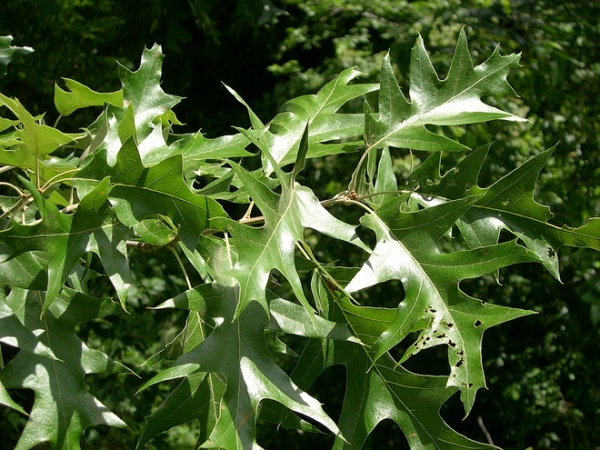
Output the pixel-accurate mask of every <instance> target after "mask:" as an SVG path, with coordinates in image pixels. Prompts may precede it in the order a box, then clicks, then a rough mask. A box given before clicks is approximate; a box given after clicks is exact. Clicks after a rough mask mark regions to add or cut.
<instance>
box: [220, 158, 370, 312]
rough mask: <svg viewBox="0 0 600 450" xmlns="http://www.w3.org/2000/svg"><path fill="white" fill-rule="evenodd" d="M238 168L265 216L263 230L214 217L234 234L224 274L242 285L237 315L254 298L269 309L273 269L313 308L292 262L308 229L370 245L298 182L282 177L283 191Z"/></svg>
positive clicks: (360, 245)
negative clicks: (232, 256)
mask: <svg viewBox="0 0 600 450" xmlns="http://www.w3.org/2000/svg"><path fill="white" fill-rule="evenodd" d="M234 167H235V168H236V170H237V174H238V176H239V177H240V178H241V180H242V182H243V184H244V186H245V188H246V189H247V191H248V193H249V194H250V195H251V198H252V200H253V201H254V202H255V204H256V206H258V208H259V209H260V211H261V212H262V213H263V215H264V226H262V227H260V228H255V227H252V226H249V225H245V224H242V223H239V222H236V221H233V220H231V219H225V218H223V219H221V218H217V219H215V221H214V223H215V224H216V225H218V226H221V227H224V228H226V229H227V230H228V231H229V232H230V233H231V235H232V237H233V244H234V245H235V246H236V248H237V253H238V257H237V260H236V261H233V260H232V262H231V267H230V270H229V271H228V272H227V273H226V274H225V275H227V276H231V277H233V278H234V279H235V280H237V282H238V283H239V286H240V298H239V304H238V309H237V313H236V315H239V313H241V311H242V310H243V309H244V308H246V307H247V306H248V305H249V304H250V303H251V302H252V301H258V302H259V303H261V304H262V305H263V307H264V308H265V310H268V306H267V303H266V297H265V288H266V286H267V282H268V280H269V274H270V272H271V270H272V269H277V270H278V271H279V272H281V273H282V274H283V275H284V276H285V277H286V279H287V280H288V281H289V283H290V285H291V286H292V289H293V290H294V293H295V294H296V297H297V298H298V299H299V300H300V301H301V302H302V304H303V306H304V307H305V308H307V309H308V310H309V311H310V310H312V307H311V306H310V304H309V303H308V300H307V299H306V296H305V294H304V291H303V289H302V283H301V281H300V278H299V276H298V273H297V271H296V268H295V262H294V252H295V250H296V243H297V242H301V241H303V240H304V230H305V229H306V228H312V229H313V230H316V231H319V232H321V233H323V234H325V235H327V236H330V237H333V238H335V239H339V240H341V241H345V242H349V243H352V244H355V245H356V246H358V247H359V248H363V249H364V250H367V251H368V248H367V247H366V246H365V245H364V244H363V243H362V241H361V240H360V238H359V237H358V235H357V234H356V230H355V228H356V227H354V226H351V225H348V224H346V223H344V222H342V221H340V220H339V219H337V218H336V217H334V216H332V215H331V214H330V213H329V212H328V211H327V210H326V209H325V208H324V207H323V206H322V205H321V204H320V203H319V200H318V199H317V197H316V196H315V195H314V193H313V192H312V191H311V190H310V189H308V188H306V187H302V186H300V185H298V184H294V185H293V186H290V184H289V182H285V181H284V182H283V183H282V187H283V191H282V193H281V194H280V195H279V194H276V193H275V192H273V191H272V190H271V189H269V188H268V187H267V186H266V185H265V184H264V183H263V182H261V181H260V180H258V179H256V178H254V177H253V176H252V175H251V174H250V173H248V172H247V171H246V170H244V169H242V168H240V167H239V166H234ZM282 178H285V177H282Z"/></svg>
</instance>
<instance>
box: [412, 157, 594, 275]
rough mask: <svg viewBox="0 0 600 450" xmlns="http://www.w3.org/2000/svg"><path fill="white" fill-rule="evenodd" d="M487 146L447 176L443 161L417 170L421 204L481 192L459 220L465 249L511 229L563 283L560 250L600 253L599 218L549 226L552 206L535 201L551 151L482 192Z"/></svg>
mask: <svg viewBox="0 0 600 450" xmlns="http://www.w3.org/2000/svg"><path fill="white" fill-rule="evenodd" d="M488 148H489V147H488V146H484V147H481V148H479V149H477V150H475V151H474V152H472V153H470V154H469V155H467V156H466V157H465V158H464V159H463V160H462V161H461V162H460V163H459V164H458V165H457V166H456V167H455V168H454V169H453V170H450V171H448V172H447V173H446V174H445V175H444V176H443V177H442V176H440V174H439V161H438V162H436V161H435V160H433V159H432V160H431V163H429V165H431V170H430V171H428V170H426V169H421V170H419V169H417V170H416V171H415V173H413V174H411V176H410V181H409V183H413V184H417V185H419V191H420V192H421V193H422V194H421V195H424V196H425V197H427V198H429V201H428V202H423V204H425V205H427V204H435V203H438V202H440V201H445V200H444V199H459V198H461V197H463V196H465V195H473V194H477V195H478V196H479V199H478V200H477V202H476V203H475V204H474V205H473V207H472V208H471V209H470V210H469V211H468V212H466V213H465V215H464V216H463V217H461V218H460V219H459V220H458V221H457V226H458V228H459V229H460V232H461V233H462V235H463V236H464V238H465V241H466V243H467V245H468V246H469V247H471V248H478V247H483V246H488V245H493V244H495V243H497V242H498V241H499V239H500V233H501V231H502V230H508V231H510V232H511V233H512V234H514V235H515V236H516V237H518V238H519V239H520V240H521V241H522V242H523V244H524V245H525V246H526V247H527V248H528V249H529V250H531V251H532V252H533V253H535V255H537V258H538V262H540V263H542V264H543V265H544V267H546V269H547V270H548V271H549V272H550V273H551V274H552V275H553V276H554V277H555V278H556V279H560V275H559V271H558V257H557V254H558V250H559V248H560V247H562V246H574V247H581V246H585V247H590V248H594V249H596V250H600V232H599V230H598V225H597V223H595V222H596V221H595V220H592V221H590V222H589V223H588V224H587V225H585V226H583V227H580V228H571V227H568V226H564V227H562V228H561V227H557V226H556V225H553V224H550V223H548V220H550V219H551V218H552V216H553V215H552V213H551V212H550V208H548V207H547V206H543V205H540V204H539V203H537V202H536V201H535V199H534V198H533V197H534V189H535V182H536V180H537V178H538V175H539V173H540V171H541V170H542V168H543V167H544V165H545V164H546V162H547V161H548V159H549V158H550V156H551V155H552V151H553V149H549V150H546V151H543V152H541V153H539V154H538V155H536V156H534V157H532V158H531V159H529V160H528V161H526V162H525V163H524V164H522V165H521V166H519V167H517V168H516V169H515V170H513V171H511V172H509V173H508V174H506V175H505V176H503V177H502V178H500V179H499V180H498V181H496V182H495V183H494V184H493V185H491V186H489V187H487V188H482V187H480V186H478V184H477V181H478V175H479V171H480V170H481V167H482V165H483V163H484V161H485V156H486V154H487V151H488Z"/></svg>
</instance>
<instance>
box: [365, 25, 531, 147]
mask: <svg viewBox="0 0 600 450" xmlns="http://www.w3.org/2000/svg"><path fill="white" fill-rule="evenodd" d="M518 61H519V55H509V56H501V55H500V52H499V50H498V49H496V50H495V51H494V53H493V54H492V56H490V58H489V59H488V60H487V61H485V62H484V63H482V64H480V65H478V66H475V67H473V61H472V60H471V56H470V54H469V49H468V46H467V38H466V34H465V32H464V30H463V31H461V33H460V36H459V38H458V43H457V45H456V50H455V52H454V58H453V60H452V64H451V66H450V70H449V72H448V75H447V76H446V78H445V79H443V80H441V79H440V78H439V77H438V75H437V73H436V71H435V69H434V68H433V65H432V64H431V60H430V59H429V55H428V54H427V51H426V50H425V46H424V44H423V39H422V38H421V37H419V38H418V39H417V43H416V45H415V46H414V47H413V49H412V54H411V61H410V87H409V99H407V98H406V97H405V96H404V94H403V93H402V91H401V90H400V87H399V86H398V82H397V81H396V78H395V76H394V72H393V70H392V65H391V62H390V58H389V55H387V56H386V57H385V59H384V61H383V65H382V68H381V83H380V88H379V114H378V116H375V115H374V114H373V113H372V112H371V108H370V107H369V105H368V103H365V142H366V145H367V150H370V149H371V148H383V147H386V146H390V147H399V148H411V149H414V150H426V151H464V150H468V147H465V146H464V145H462V144H460V143H458V142H456V141H454V140H452V139H450V138H447V137H445V136H443V135H440V134H436V133H433V132H431V131H429V130H428V129H427V127H426V126H427V125H438V126H444V125H466V124H471V123H479V122H486V121H489V120H496V119H502V120H513V121H523V120H524V119H522V118H520V117H518V116H515V115H514V114H511V113H509V112H506V111H502V110H500V109H498V108H495V107H493V106H490V105H488V104H486V103H484V102H483V101H482V100H481V98H482V97H485V96H489V95H498V94H509V95H510V94H513V90H512V88H511V87H510V86H509V84H508V82H507V81H506V77H507V75H508V72H509V70H510V69H511V68H514V67H518Z"/></svg>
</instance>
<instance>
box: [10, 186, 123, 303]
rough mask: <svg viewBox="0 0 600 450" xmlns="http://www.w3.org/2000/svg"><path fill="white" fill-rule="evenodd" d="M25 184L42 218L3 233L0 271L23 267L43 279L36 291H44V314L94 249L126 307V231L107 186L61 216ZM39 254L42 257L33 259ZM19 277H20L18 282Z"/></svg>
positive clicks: (49, 203)
mask: <svg viewBox="0 0 600 450" xmlns="http://www.w3.org/2000/svg"><path fill="white" fill-rule="evenodd" d="M23 182H24V184H25V185H28V186H30V187H31V191H30V192H31V193H32V195H33V197H34V199H35V202H36V206H37V208H38V211H39V213H40V215H41V220H40V221H39V222H38V223H35V224H22V223H19V222H17V221H13V222H12V224H11V228H10V229H8V230H4V231H1V232H0V242H1V243H2V244H3V249H2V250H3V253H4V254H3V255H2V260H1V262H0V268H2V270H3V271H4V270H7V271H15V270H19V269H20V270H24V271H26V272H27V271H28V272H31V275H30V276H31V277H32V278H33V280H35V279H38V278H39V277H43V279H44V280H45V281H46V285H45V286H44V287H41V286H39V285H38V286H37V288H38V289H43V290H45V291H46V295H45V301H44V308H43V309H44V310H46V309H47V308H48V307H49V306H50V304H51V303H52V302H53V301H54V299H55V298H56V297H57V296H58V294H59V293H60V291H61V289H62V288H63V283H64V282H65V281H66V280H67V277H68V276H69V274H70V273H71V271H72V270H73V268H74V266H75V265H76V264H78V263H79V258H81V257H82V256H83V255H84V254H85V253H86V252H88V251H93V252H95V253H97V254H98V256H100V258H101V261H102V264H103V266H104V268H105V270H106V273H107V274H108V276H109V278H110V279H111V281H112V282H113V285H114V286H115V288H116V290H117V294H118V296H119V298H120V299H121V301H122V302H123V303H124V302H125V299H126V296H127V289H128V287H129V283H130V279H129V269H128V263H127V255H126V252H125V239H126V237H127V234H128V232H127V230H126V229H124V228H123V227H122V226H119V225H115V224H114V223H113V215H112V213H111V211H109V210H108V203H107V201H106V200H107V190H108V185H107V182H106V181H104V182H102V183H100V184H99V185H98V186H97V188H96V190H94V191H91V192H90V193H89V194H88V195H87V196H86V197H85V198H84V199H82V201H81V202H80V205H79V208H78V210H77V212H76V213H75V214H64V213H61V212H60V211H59V210H58V208H57V207H56V206H55V205H53V204H52V203H51V202H50V201H48V200H47V199H45V198H44V197H43V196H42V195H41V193H39V192H38V191H37V189H35V188H33V187H32V185H31V183H28V182H26V181H23ZM36 252H39V254H37V255H36V256H34V255H35V253H36ZM15 265H17V267H15ZM44 272H45V273H44ZM19 278H21V276H19V277H17V280H18V279H19ZM33 280H32V281H33ZM37 283H39V280H38V281H37ZM9 284H11V285H12V286H15V285H16V286H18V285H19V283H18V281H16V280H15V279H12V280H9Z"/></svg>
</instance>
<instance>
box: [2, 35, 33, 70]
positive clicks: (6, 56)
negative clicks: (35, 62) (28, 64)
mask: <svg viewBox="0 0 600 450" xmlns="http://www.w3.org/2000/svg"><path fill="white" fill-rule="evenodd" d="M12 40H13V37H12V36H0V76H4V75H6V67H7V66H8V65H9V64H10V63H11V61H12V60H13V59H14V58H15V56H21V55H28V54H30V53H33V49H32V48H31V47H15V46H12V45H10V43H11V42H12Z"/></svg>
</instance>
